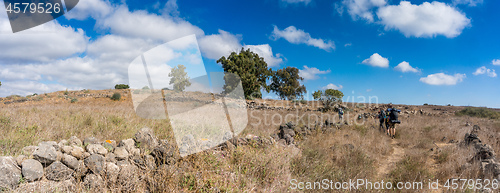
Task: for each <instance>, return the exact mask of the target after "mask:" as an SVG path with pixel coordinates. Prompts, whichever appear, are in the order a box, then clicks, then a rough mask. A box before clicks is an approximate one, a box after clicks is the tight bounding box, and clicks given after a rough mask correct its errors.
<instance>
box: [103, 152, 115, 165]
mask: <svg viewBox="0 0 500 193" xmlns="http://www.w3.org/2000/svg"><path fill="white" fill-rule="evenodd" d="M105 158H106V162H113V163H115V162H116V156H115V154H114V153H108V154H106V157H105Z"/></svg>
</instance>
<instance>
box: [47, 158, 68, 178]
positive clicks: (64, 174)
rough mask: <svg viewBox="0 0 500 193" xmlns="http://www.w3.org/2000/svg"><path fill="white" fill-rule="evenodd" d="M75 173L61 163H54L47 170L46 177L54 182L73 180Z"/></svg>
mask: <svg viewBox="0 0 500 193" xmlns="http://www.w3.org/2000/svg"><path fill="white" fill-rule="evenodd" d="M73 173H74V171H73V170H71V169H70V168H68V167H67V166H66V165H64V164H63V163H61V162H58V161H56V162H54V163H52V164H50V166H48V167H47V168H45V177H46V178H47V179H48V180H52V181H63V180H69V179H71V178H72V176H73Z"/></svg>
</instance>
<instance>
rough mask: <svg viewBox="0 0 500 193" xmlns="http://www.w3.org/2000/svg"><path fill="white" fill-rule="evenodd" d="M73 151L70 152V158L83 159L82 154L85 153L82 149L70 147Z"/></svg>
mask: <svg viewBox="0 0 500 193" xmlns="http://www.w3.org/2000/svg"><path fill="white" fill-rule="evenodd" d="M72 147H73V149H72V150H71V153H70V154H71V156H73V157H75V158H77V159H83V153H84V152H85V151H84V150H83V148H81V147H79V146H72Z"/></svg>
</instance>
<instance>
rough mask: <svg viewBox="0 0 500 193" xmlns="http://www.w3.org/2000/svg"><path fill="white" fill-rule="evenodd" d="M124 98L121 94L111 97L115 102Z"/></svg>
mask: <svg viewBox="0 0 500 193" xmlns="http://www.w3.org/2000/svg"><path fill="white" fill-rule="evenodd" d="M121 98H122V95H121V94H120V93H117V92H115V93H114V94H113V96H111V100H114V101H119V100H120V99H121Z"/></svg>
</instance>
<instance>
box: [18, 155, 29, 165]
mask: <svg viewBox="0 0 500 193" xmlns="http://www.w3.org/2000/svg"><path fill="white" fill-rule="evenodd" d="M27 159H28V157H26V156H25V155H19V156H17V157H16V163H17V165H18V166H21V164H22V163H23V161H24V160H27Z"/></svg>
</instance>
